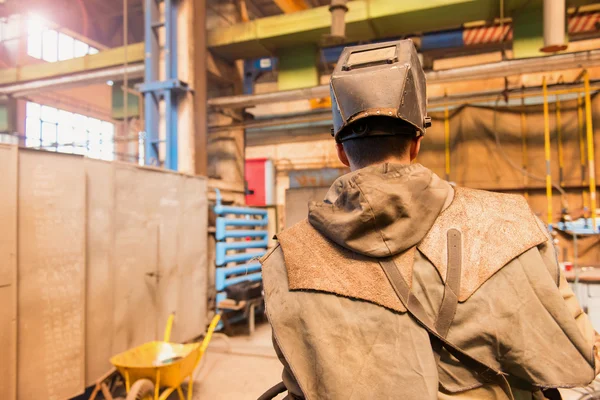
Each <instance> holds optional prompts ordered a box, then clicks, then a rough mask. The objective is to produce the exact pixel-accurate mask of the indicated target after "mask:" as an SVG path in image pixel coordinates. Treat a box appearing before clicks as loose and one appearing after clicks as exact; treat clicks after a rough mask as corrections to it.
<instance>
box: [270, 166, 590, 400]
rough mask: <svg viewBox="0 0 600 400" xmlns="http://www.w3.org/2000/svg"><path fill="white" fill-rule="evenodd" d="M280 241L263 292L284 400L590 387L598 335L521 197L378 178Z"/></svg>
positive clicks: (528, 393)
mask: <svg viewBox="0 0 600 400" xmlns="http://www.w3.org/2000/svg"><path fill="white" fill-rule="evenodd" d="M278 240H279V245H278V246H277V247H276V248H275V249H273V250H272V251H271V252H269V253H268V254H267V255H265V256H264V257H263V259H262V264H263V280H264V287H265V299H266V310H267V315H268V318H269V321H270V323H271V325H272V327H273V335H274V344H275V347H276V350H277V351H278V354H279V356H280V359H281V361H282V363H283V365H284V372H283V381H284V383H285V385H286V387H287V389H288V391H289V393H290V397H293V398H296V397H298V398H306V399H405V400H412V399H414V400H417V399H418V400H426V399H448V398H453V399H454V398H459V399H513V398H515V399H532V398H538V397H540V396H541V392H540V389H544V388H555V387H570V386H571V387H572V386H583V385H586V384H588V383H589V382H591V381H592V380H593V379H594V377H595V375H596V372H595V365H596V362H595V347H594V341H595V332H594V330H593V328H592V327H591V324H590V323H589V321H588V319H587V316H586V315H585V314H584V313H583V312H582V311H581V309H580V308H579V305H578V304H577V301H576V300H575V298H574V296H573V293H572V292H571V291H570V289H569V287H568V285H567V283H566V281H565V280H564V277H562V276H561V273H560V270H559V265H558V263H557V260H556V255H555V250H554V247H553V245H552V241H551V239H550V237H549V235H548V233H547V230H546V229H545V227H544V226H543V225H542V224H541V222H540V221H539V220H538V219H537V218H536V217H535V215H534V214H533V213H532V212H531V210H530V209H529V207H528V205H527V203H526V202H525V200H524V199H523V198H522V197H520V196H512V195H504V194H497V193H490V192H485V191H478V190H470V189H464V188H453V187H452V186H450V185H449V184H448V183H447V182H445V181H443V180H441V179H440V178H439V177H438V176H437V175H435V174H434V173H432V172H431V171H430V170H428V169H427V168H425V167H423V166H421V165H418V164H414V165H396V164H381V165H375V166H370V167H367V168H364V169H361V170H358V171H355V172H352V173H350V174H347V175H344V176H342V177H341V178H339V179H338V180H337V181H336V182H335V183H334V184H333V185H332V187H331V189H330V190H329V193H328V194H327V197H326V199H325V201H324V202H322V203H313V204H311V205H310V206H309V216H308V219H307V220H304V221H302V222H300V223H298V224H296V225H295V226H293V227H291V228H289V229H287V230H285V231H283V232H282V233H281V234H280V235H278ZM540 398H541V397H540Z"/></svg>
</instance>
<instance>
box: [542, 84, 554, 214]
mask: <svg viewBox="0 0 600 400" xmlns="http://www.w3.org/2000/svg"><path fill="white" fill-rule="evenodd" d="M542 88H543V89H542V90H543V92H544V151H545V159H546V200H547V201H548V219H547V223H548V225H552V220H553V218H552V216H553V214H552V170H551V168H550V117H549V112H548V87H547V85H546V77H545V76H544V78H543V79H542Z"/></svg>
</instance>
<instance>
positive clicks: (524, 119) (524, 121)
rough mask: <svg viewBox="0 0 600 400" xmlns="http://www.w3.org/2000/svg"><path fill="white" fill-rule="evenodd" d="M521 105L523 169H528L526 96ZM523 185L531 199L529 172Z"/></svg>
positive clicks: (524, 176)
mask: <svg viewBox="0 0 600 400" xmlns="http://www.w3.org/2000/svg"><path fill="white" fill-rule="evenodd" d="M521 106H522V107H523V110H521V139H522V145H523V170H524V171H527V164H528V160H527V116H526V115H525V109H524V107H525V98H524V97H523V98H521ZM523 186H524V187H525V198H526V199H527V200H529V191H528V190H527V187H528V186H529V177H528V176H527V174H523Z"/></svg>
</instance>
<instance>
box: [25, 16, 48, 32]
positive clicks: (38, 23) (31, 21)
mask: <svg viewBox="0 0 600 400" xmlns="http://www.w3.org/2000/svg"><path fill="white" fill-rule="evenodd" d="M45 28H46V21H44V20H43V19H42V18H40V17H39V16H37V15H30V16H29V18H28V21H27V33H29V34H33V33H42V31H43V30H44V29H45Z"/></svg>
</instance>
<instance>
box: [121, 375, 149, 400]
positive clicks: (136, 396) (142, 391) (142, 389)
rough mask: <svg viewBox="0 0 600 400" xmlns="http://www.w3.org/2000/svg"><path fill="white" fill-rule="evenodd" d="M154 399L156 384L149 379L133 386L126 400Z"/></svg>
mask: <svg viewBox="0 0 600 400" xmlns="http://www.w3.org/2000/svg"><path fill="white" fill-rule="evenodd" d="M152 398H154V383H152V381H150V380H148V379H140V380H138V381H136V382H135V383H134V384H133V385H132V386H131V389H130V390H129V393H127V398H126V399H125V400H146V399H152Z"/></svg>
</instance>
